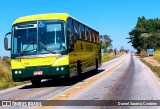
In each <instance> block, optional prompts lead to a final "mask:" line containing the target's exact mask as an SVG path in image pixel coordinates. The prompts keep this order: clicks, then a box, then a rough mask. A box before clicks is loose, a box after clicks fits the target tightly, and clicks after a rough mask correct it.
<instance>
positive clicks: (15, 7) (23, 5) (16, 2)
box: [0, 0, 160, 56]
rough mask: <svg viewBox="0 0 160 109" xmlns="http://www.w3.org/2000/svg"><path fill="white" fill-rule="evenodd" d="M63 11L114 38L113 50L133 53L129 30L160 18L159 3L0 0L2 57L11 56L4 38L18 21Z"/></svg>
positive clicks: (155, 0) (147, 0)
mask: <svg viewBox="0 0 160 109" xmlns="http://www.w3.org/2000/svg"><path fill="white" fill-rule="evenodd" d="M61 12H63V13H68V14H70V15H71V16H73V17H75V18H76V19H78V20H80V21H82V22H84V23H86V24H88V25H89V26H91V27H92V28H94V29H96V30H98V31H99V32H100V34H102V35H103V34H107V35H109V36H111V39H112V40H113V42H112V44H113V48H117V49H120V48H121V46H124V48H125V49H130V50H134V49H133V48H132V46H131V44H128V43H127V42H128V40H126V37H129V35H128V33H129V31H131V30H132V29H133V28H134V27H135V25H136V22H137V18H138V17H142V16H145V17H146V18H160V0H1V6H0V14H1V17H0V43H1V46H0V55H1V56H4V55H8V56H9V55H10V52H9V51H5V50H4V44H3V39H4V35H5V34H6V33H7V32H9V31H10V30H11V25H12V23H13V22H14V21H15V20H16V19H17V18H19V17H21V16H27V15H33V14H41V13H61Z"/></svg>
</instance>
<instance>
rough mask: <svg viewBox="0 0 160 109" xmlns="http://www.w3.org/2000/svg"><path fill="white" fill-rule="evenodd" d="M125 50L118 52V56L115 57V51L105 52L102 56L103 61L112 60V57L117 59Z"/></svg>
mask: <svg viewBox="0 0 160 109" xmlns="http://www.w3.org/2000/svg"><path fill="white" fill-rule="evenodd" d="M124 53H125V52H119V51H118V52H117V56H116V57H115V55H114V53H113V52H110V53H105V54H104V56H103V57H102V63H103V62H107V61H110V60H112V59H115V58H117V57H119V56H121V55H123V54H124Z"/></svg>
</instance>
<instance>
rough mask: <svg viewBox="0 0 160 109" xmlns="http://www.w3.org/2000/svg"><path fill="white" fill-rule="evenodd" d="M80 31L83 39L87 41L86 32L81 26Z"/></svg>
mask: <svg viewBox="0 0 160 109" xmlns="http://www.w3.org/2000/svg"><path fill="white" fill-rule="evenodd" d="M80 31H81V39H85V31H84V26H83V25H82V24H80Z"/></svg>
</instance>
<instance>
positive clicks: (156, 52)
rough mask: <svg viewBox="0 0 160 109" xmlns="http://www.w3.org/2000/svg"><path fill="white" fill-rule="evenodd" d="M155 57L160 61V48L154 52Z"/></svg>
mask: <svg viewBox="0 0 160 109" xmlns="http://www.w3.org/2000/svg"><path fill="white" fill-rule="evenodd" d="M154 59H155V60H157V61H158V62H159V63H160V50H156V51H155V53H154Z"/></svg>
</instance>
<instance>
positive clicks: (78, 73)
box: [77, 60, 82, 80]
mask: <svg viewBox="0 0 160 109" xmlns="http://www.w3.org/2000/svg"><path fill="white" fill-rule="evenodd" d="M81 78H82V64H81V61H79V60H78V61H77V79H78V80H80V79H81Z"/></svg>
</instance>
